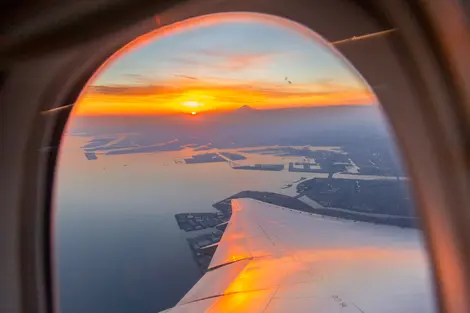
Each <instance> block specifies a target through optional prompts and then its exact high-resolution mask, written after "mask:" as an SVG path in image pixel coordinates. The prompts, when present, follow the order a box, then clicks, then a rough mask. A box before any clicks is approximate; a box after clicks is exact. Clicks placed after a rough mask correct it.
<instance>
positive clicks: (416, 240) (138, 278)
mask: <svg viewBox="0 0 470 313" xmlns="http://www.w3.org/2000/svg"><path fill="white" fill-rule="evenodd" d="M88 139H89V138H84V137H78V136H66V137H65V138H64V140H63V144H62V147H61V152H60V158H59V164H58V169H57V172H56V185H55V202H54V213H55V218H54V227H55V228H54V233H55V258H56V264H57V276H56V277H57V284H58V288H57V289H58V291H59V299H60V307H61V312H63V313H83V312H100V313H101V312H102V313H107V312H109V313H111V312H112V313H121V312H122V313H124V312H126V313H134V312H135V313H147V312H149V313H150V312H158V311H159V310H163V309H166V308H168V307H171V306H173V305H174V304H176V302H178V300H179V299H180V298H181V297H182V296H183V295H184V294H185V293H186V292H187V291H188V290H189V289H190V288H191V287H192V286H193V285H194V284H195V283H196V282H197V280H198V279H199V278H200V275H201V274H200V272H199V269H198V267H197V265H196V264H195V262H194V260H193V258H192V256H191V251H190V249H189V246H188V245H187V242H186V238H187V237H192V236H194V235H195V234H196V233H194V232H192V233H186V232H184V231H182V230H180V229H179V228H178V226H177V224H176V220H175V218H174V215H175V214H176V213H183V212H213V211H215V209H214V208H212V204H213V203H215V202H218V201H220V200H222V199H224V198H226V197H228V196H231V195H232V194H235V193H237V192H240V191H242V190H258V191H272V192H278V193H284V194H288V195H293V194H295V185H294V186H293V187H292V188H288V189H282V187H283V186H285V185H286V184H289V183H292V182H293V181H296V180H298V179H300V178H301V177H307V178H310V177H313V175H315V174H311V173H291V172H288V171H282V172H270V171H249V170H233V169H231V168H230V166H229V165H228V164H227V163H225V162H223V163H204V164H176V163H175V162H174V160H175V159H179V158H182V157H189V156H191V155H192V154H193V153H194V152H193V151H192V150H191V149H185V150H181V151H167V152H158V153H142V154H127V155H111V156H106V155H99V154H98V159H97V160H92V161H88V160H87V159H86V158H85V156H84V154H83V151H82V149H81V148H80V147H81V146H83V145H84V144H85V143H86V142H87V141H88ZM296 160H299V158H296V157H288V158H282V157H278V156H272V155H249V159H248V160H247V161H242V162H239V163H242V164H243V163H244V162H245V163H247V164H248V163H258V162H259V163H279V162H282V163H287V162H289V161H296ZM316 175H323V174H316ZM355 178H357V177H355ZM374 178H375V177H369V179H374ZM317 224H318V223H317ZM325 225H329V226H328V227H329V229H328V231H329V232H331V231H332V230H331V229H330V227H331V226H330V225H331V223H326V224H325ZM335 225H338V229H337V230H336V231H337V233H338V234H341V227H342V226H341V225H342V224H341V223H337V224H335ZM317 227H318V225H317ZM357 227H361V223H357ZM378 227H379V226H378ZM380 227H386V228H387V232H388V233H390V231H391V232H395V231H396V233H397V238H400V239H399V240H400V241H401V242H403V241H404V240H405V241H409V242H410V245H411V246H412V247H414V248H413V249H415V250H416V251H417V252H418V253H419V254H421V256H422V257H421V258H419V260H418V261H416V260H413V264H412V267H411V271H413V270H416V277H418V278H417V279H418V280H419V281H421V282H420V283H419V284H417V286H416V288H418V289H419V288H422V289H423V290H422V293H420V294H424V295H426V296H425V297H420V298H417V299H414V300H412V301H428V302H430V301H431V302H432V288H431V287H432V286H431V282H430V278H429V276H430V275H429V272H428V264H427V259H426V253H425V251H424V248H423V247H422V243H421V233H420V231H419V230H409V229H408V230H406V233H404V231H405V230H402V229H400V228H393V227H390V226H380ZM390 229H392V230H390ZM318 232H319V235H321V233H322V229H321V227H318ZM386 244H389V241H387V243H386ZM384 248H385V249H386V248H387V247H386V246H385V247H384ZM345 262H347V260H345ZM416 262H418V263H416ZM402 263H403V264H404V265H403V266H406V260H405V261H403V262H402ZM410 266H411V265H410ZM363 274H364V277H366V276H367V274H368V273H367V269H366V268H364V273H363ZM356 276H360V275H358V274H357V273H356ZM408 278H409V275H408ZM383 279H386V278H383ZM348 284H351V282H348ZM394 284H396V287H397V288H400V284H409V279H406V280H403V281H400V280H397V279H395V281H394ZM368 288H370V286H369V287H368ZM380 292H383V291H380V288H378V289H377V291H376V294H374V288H371V299H372V298H374V299H377V298H380V297H386V294H381V293H380Z"/></svg>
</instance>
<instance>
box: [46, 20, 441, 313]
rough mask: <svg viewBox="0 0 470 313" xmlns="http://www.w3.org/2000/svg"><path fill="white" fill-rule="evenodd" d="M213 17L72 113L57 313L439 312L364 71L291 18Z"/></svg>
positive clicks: (403, 182) (153, 50)
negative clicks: (174, 311) (171, 312)
mask: <svg viewBox="0 0 470 313" xmlns="http://www.w3.org/2000/svg"><path fill="white" fill-rule="evenodd" d="M242 17H243V18H242ZM206 20H208V21H210V22H208V23H205V22H198V20H197V19H196V20H193V21H191V20H190V21H188V22H186V23H183V25H180V26H179V28H177V29H176V28H172V30H171V31H156V32H155V36H154V37H153V38H152V39H151V40H146V41H145V42H141V43H140V44H136V45H130V46H128V47H127V48H125V49H123V50H121V51H120V52H118V54H117V55H116V56H114V57H113V58H112V59H111V60H110V61H109V62H108V63H107V64H106V66H104V67H103V68H102V69H100V70H99V71H98V72H97V74H96V75H95V76H94V78H93V79H92V80H91V81H90V82H89V84H88V85H87V86H86V87H85V89H84V91H83V93H82V95H81V97H80V100H79V101H78V102H77V104H76V105H75V109H74V111H73V114H72V115H71V117H70V119H69V122H68V125H67V128H66V131H65V133H64V135H63V140H62V145H61V149H60V156H59V163H58V170H57V178H56V181H57V184H56V191H55V206H56V213H55V230H54V234H55V236H56V237H55V244H56V247H55V257H56V264H58V269H57V277H58V281H57V284H58V288H57V289H58V293H59V306H60V312H63V313H83V312H113V313H120V312H123V313H124V312H126V313H128V312H136V313H137V312H139V313H140V312H142V313H144V312H158V311H161V310H165V309H168V308H171V307H174V306H175V305H179V306H181V305H185V306H186V308H188V312H193V311H194V312H198V311H209V309H208V308H212V309H213V311H223V312H225V311H228V310H227V308H232V307H233V308H235V307H236V308H237V310H239V311H248V310H251V311H255V309H254V308H256V307H258V306H259V307H258V308H266V310H267V311H269V312H278V311H279V312H281V311H286V310H288V309H291V310H292V311H295V310H294V309H295V308H297V309H299V308H302V307H304V308H312V309H315V310H314V311H318V312H343V311H342V310H344V312H346V311H347V310H350V311H347V312H405V313H407V312H410V313H411V312H432V311H434V299H433V294H432V286H431V278H430V271H429V269H428V260H427V256H426V252H425V249H424V247H423V243H422V238H421V231H420V230H419V221H418V220H417V216H416V212H415V210H414V205H413V199H412V195H411V191H410V182H409V178H408V176H407V174H406V171H405V170H404V167H403V165H402V162H401V160H400V154H399V151H398V150H397V147H396V146H395V142H394V138H393V134H392V133H391V130H390V129H389V127H388V124H387V120H386V118H385V116H384V115H383V112H382V111H381V108H380V104H379V103H378V99H377V98H376V97H375V95H374V93H373V92H372V90H371V89H370V87H369V86H368V85H367V83H366V82H365V81H364V80H363V79H362V78H361V76H360V74H359V73H357V72H356V70H355V69H354V68H352V67H351V66H350V65H349V63H348V62H347V61H346V60H344V59H343V58H342V57H341V56H340V55H339V53H338V52H337V51H336V50H335V49H334V46H332V45H329V44H328V43H326V42H325V41H324V40H323V39H321V38H320V37H319V36H318V35H316V34H315V33H313V32H312V31H310V30H308V29H306V28H304V27H303V26H300V25H297V24H295V23H293V22H291V21H287V20H281V19H280V18H275V17H272V19H271V20H270V18H269V17H266V16H263V18H260V16H259V15H254V14H252V15H250V14H244V15H243V14H241V15H227V18H223V17H221V16H220V15H219V16H217V18H214V19H212V20H210V17H209V18H206ZM175 29H176V30H175ZM365 40H366V39H365ZM227 222H229V223H227ZM195 285H196V287H193V286H195ZM240 294H242V295H248V294H249V295H248V296H247V297H244V298H239V295H240ZM237 297H238V298H237ZM312 299H315V301H313V300H312ZM196 303H197V305H199V306H202V309H201V307H196V306H195V307H194V310H193V305H195V304H196ZM260 310H261V311H263V309H260Z"/></svg>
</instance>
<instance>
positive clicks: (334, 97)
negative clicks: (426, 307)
mask: <svg viewBox="0 0 470 313" xmlns="http://www.w3.org/2000/svg"><path fill="white" fill-rule="evenodd" d="M289 23H290V22H289ZM180 28H181V29H180V30H179V31H177V32H170V31H165V28H162V29H161V31H156V32H155V35H152V36H154V37H153V38H152V39H151V40H145V41H143V43H142V44H135V45H130V47H129V48H127V49H124V50H122V51H120V52H119V54H118V55H116V56H114V57H113V58H112V59H111V60H110V61H109V62H107V63H106V66H104V67H103V68H101V69H99V72H98V73H97V75H95V76H94V78H93V80H92V81H91V82H90V83H89V84H88V85H87V87H85V88H86V89H85V90H84V92H83V94H82V96H81V97H80V100H79V102H78V105H77V106H76V109H75V113H76V114H79V115H132V114H134V115H152V114H181V113H183V114H191V113H192V114H199V113H204V112H210V111H224V110H233V109H236V108H238V107H241V106H244V105H249V106H250V107H253V108H256V109H276V108H285V107H305V106H324V105H348V104H354V105H357V104H372V103H376V100H375V97H374V96H373V94H372V93H371V92H370V91H369V88H368V87H367V86H366V85H365V84H364V83H363V82H362V79H361V78H360V77H359V76H358V75H357V74H356V73H355V71H354V70H353V69H351V68H350V66H349V65H348V64H347V63H346V62H345V61H344V60H342V59H341V58H340V57H339V56H338V54H337V53H334V52H332V51H331V50H330V48H329V47H327V46H326V45H325V44H324V43H322V42H320V41H319V40H317V39H316V38H315V37H314V36H305V32H299V31H298V28H297V29H295V28H292V27H286V25H285V24H282V25H281V24H276V23H267V22H265V21H263V20H256V19H233V18H232V19H224V18H220V17H219V18H218V19H217V21H216V22H213V23H197V22H193V23H187V25H184V26H183V27H180ZM193 112H194V113H193Z"/></svg>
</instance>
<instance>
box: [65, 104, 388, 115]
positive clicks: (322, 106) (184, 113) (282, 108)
mask: <svg viewBox="0 0 470 313" xmlns="http://www.w3.org/2000/svg"><path fill="white" fill-rule="evenodd" d="M377 106H379V104H378V103H357V104H333V105H332V104H326V105H313V106H297V107H281V108H257V107H254V106H250V105H242V106H240V107H237V108H235V109H226V110H220V109H219V110H207V111H202V112H198V113H197V114H196V115H214V114H227V113H235V112H237V110H239V109H241V108H244V107H249V108H250V109H252V110H253V111H283V110H299V109H304V110H305V109H313V110H314V109H324V108H346V107H348V108H354V107H377ZM71 116H73V117H118V116H122V117H124V116H125V117H151V116H192V117H194V115H191V113H190V112H161V113H155V112H149V113H109V112H108V113H104V114H87V113H75V112H73V111H72V114H71Z"/></svg>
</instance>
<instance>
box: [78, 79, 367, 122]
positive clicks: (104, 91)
mask: <svg viewBox="0 0 470 313" xmlns="http://www.w3.org/2000/svg"><path fill="white" fill-rule="evenodd" d="M188 101H194V102H198V103H201V104H202V105H201V106H200V108H199V109H200V110H199V111H218V110H227V109H234V108H236V107H239V106H241V105H245V104H250V105H251V106H253V107H256V108H259V109H269V108H287V107H300V106H315V105H338V104H372V103H376V99H375V97H374V95H373V94H372V93H371V92H370V91H369V90H367V89H365V88H364V89H358V88H348V87H345V86H341V85H339V84H337V83H335V82H334V81H328V82H327V83H325V82H321V81H319V82H318V84H317V85H315V84H313V85H294V84H292V85H290V84H273V83H271V84H270V83H260V82H250V83H246V82H241V81H240V82H238V83H234V82H226V84H214V83H209V82H206V81H201V80H191V79H186V78H183V79H180V80H179V81H174V80H173V81H166V82H165V84H154V85H148V86H119V85H114V86H89V87H88V89H87V91H86V93H85V95H84V97H83V98H82V99H80V103H78V108H79V110H78V112H79V113H81V114H95V115H96V114H114V113H116V112H119V113H120V114H137V113H139V114H164V113H177V112H186V111H187V110H188V108H187V107H185V106H184V103H187V102H188ZM113 112H114V113H113Z"/></svg>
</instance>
